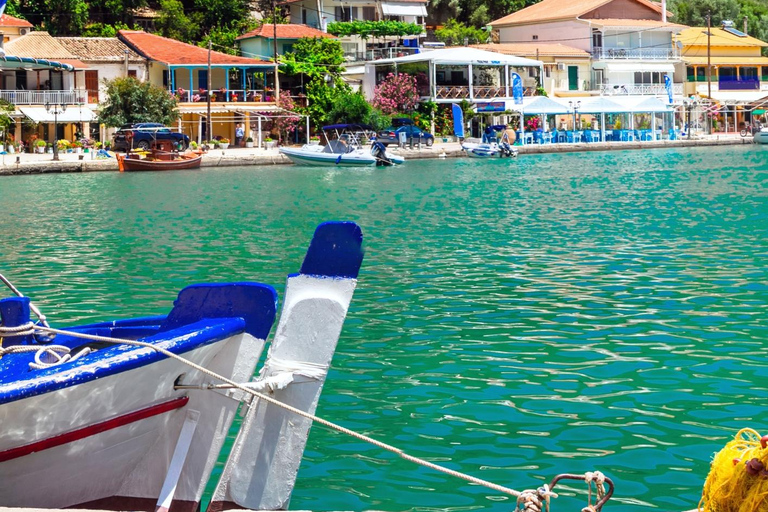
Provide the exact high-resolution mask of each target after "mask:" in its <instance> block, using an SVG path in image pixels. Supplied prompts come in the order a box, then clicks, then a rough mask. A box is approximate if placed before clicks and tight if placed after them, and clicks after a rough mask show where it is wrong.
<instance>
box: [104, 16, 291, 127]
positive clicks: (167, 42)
mask: <svg viewBox="0 0 768 512" xmlns="http://www.w3.org/2000/svg"><path fill="white" fill-rule="evenodd" d="M118 37H119V39H120V40H121V41H122V42H124V43H125V44H126V45H127V46H128V47H129V48H130V49H131V50H133V51H134V52H136V53H137V54H138V55H140V56H141V57H142V58H144V59H146V66H147V79H148V80H149V81H150V82H152V83H153V84H155V85H159V86H162V87H164V88H166V89H167V90H168V91H169V92H170V93H171V94H174V95H176V97H177V98H178V100H179V112H180V114H181V118H180V120H179V129H180V131H183V132H184V133H186V134H187V135H189V136H190V139H192V140H197V141H202V140H206V139H208V138H211V137H212V136H213V135H215V136H223V137H226V138H228V139H230V140H233V139H234V136H235V135H234V130H235V125H236V124H237V123H243V124H244V125H245V126H246V127H250V129H251V131H252V133H251V132H249V133H248V134H247V136H252V137H254V138H256V137H258V134H259V133H261V129H260V127H261V126H262V122H263V121H266V120H267V119H268V117H269V115H270V113H272V114H276V113H277V112H278V110H279V109H278V107H277V95H278V94H279V87H278V88H277V89H278V90H276V85H277V84H276V83H275V70H276V68H275V64H274V63H273V62H269V61H266V60H261V59H252V58H249V57H240V56H236V55H229V54H226V53H222V52H217V51H210V52H209V51H208V50H206V49H205V48H201V47H199V46H195V45H192V44H187V43H183V42H181V41H176V40H174V39H169V38H166V37H161V36H158V35H155V34H149V33H147V32H143V31H135V30H121V31H120V32H119V34H118ZM209 58H210V68H211V73H210V77H209V75H208V67H209V66H208V60H209ZM209 97H210V100H211V110H210V111H211V124H212V127H211V132H212V135H211V136H209V135H208V134H207V133H206V130H207V128H206V126H207V118H206V116H207V113H208V99H209ZM259 142H260V141H259Z"/></svg>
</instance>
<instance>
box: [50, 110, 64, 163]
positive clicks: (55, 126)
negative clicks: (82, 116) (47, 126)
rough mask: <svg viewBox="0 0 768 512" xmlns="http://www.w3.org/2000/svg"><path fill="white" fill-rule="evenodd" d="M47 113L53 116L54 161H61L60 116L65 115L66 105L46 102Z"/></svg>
mask: <svg viewBox="0 0 768 512" xmlns="http://www.w3.org/2000/svg"><path fill="white" fill-rule="evenodd" d="M45 111H46V112H48V113H49V114H53V159H54V160H58V159H59V141H58V138H59V114H63V113H64V112H66V111H67V104H66V103H53V104H51V103H50V102H49V101H46V102H45Z"/></svg>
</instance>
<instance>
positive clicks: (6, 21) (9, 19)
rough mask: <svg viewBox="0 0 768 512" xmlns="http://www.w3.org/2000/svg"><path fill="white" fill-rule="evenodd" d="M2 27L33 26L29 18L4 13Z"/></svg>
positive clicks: (1, 20)
mask: <svg viewBox="0 0 768 512" xmlns="http://www.w3.org/2000/svg"><path fill="white" fill-rule="evenodd" d="M0 27H32V24H31V23H30V22H28V21H27V20H22V19H21V18H14V17H13V16H10V15H8V14H3V15H2V16H0Z"/></svg>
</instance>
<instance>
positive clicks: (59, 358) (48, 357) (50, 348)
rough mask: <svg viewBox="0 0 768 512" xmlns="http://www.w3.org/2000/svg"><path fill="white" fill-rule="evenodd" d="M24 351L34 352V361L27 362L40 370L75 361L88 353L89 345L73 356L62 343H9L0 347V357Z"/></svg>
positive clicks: (34, 368)
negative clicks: (9, 344) (7, 345)
mask: <svg viewBox="0 0 768 512" xmlns="http://www.w3.org/2000/svg"><path fill="white" fill-rule="evenodd" d="M19 327H23V326H19ZM7 329H8V330H11V329H18V328H17V327H10V328H7ZM29 334H32V333H29ZM24 352H35V361H34V362H32V363H29V367H30V368H31V369H33V370H42V369H45V368H50V367H51V366H56V365H59V364H63V363H66V362H68V361H76V360H78V359H79V358H81V357H83V356H86V355H88V354H90V353H91V349H90V347H85V348H84V349H83V350H81V351H80V352H78V353H77V354H75V355H74V356H73V355H72V354H71V353H70V349H69V347H65V346H64V345H44V346H42V347H41V346H40V345H11V346H9V347H0V357H3V356H4V355H5V354H20V353H24Z"/></svg>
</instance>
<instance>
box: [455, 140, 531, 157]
mask: <svg viewBox="0 0 768 512" xmlns="http://www.w3.org/2000/svg"><path fill="white" fill-rule="evenodd" d="M461 149H462V150H463V151H464V152H465V153H466V154H467V156H469V157H471V158H499V157H504V156H508V157H512V158H514V157H516V156H517V154H518V149H517V148H513V147H511V146H509V147H508V148H507V151H506V152H505V150H504V148H502V147H501V146H499V144H497V143H495V142H492V143H473V142H465V143H463V144H462V145H461ZM507 152H508V153H509V154H506V153H507Z"/></svg>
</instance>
